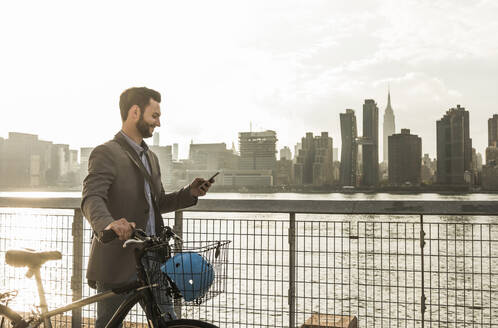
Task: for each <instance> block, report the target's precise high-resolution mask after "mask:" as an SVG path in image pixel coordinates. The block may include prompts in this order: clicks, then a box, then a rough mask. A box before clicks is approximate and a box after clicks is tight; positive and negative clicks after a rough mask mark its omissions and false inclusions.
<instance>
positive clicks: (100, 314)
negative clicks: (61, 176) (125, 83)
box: [81, 87, 211, 328]
mask: <svg viewBox="0 0 498 328" xmlns="http://www.w3.org/2000/svg"><path fill="white" fill-rule="evenodd" d="M160 102H161V94H160V93H159V92H157V91H155V90H152V89H148V88H145V87H142V88H130V89H127V90H125V91H124V92H123V93H122V94H121V96H120V99H119V107H120V112H121V120H122V129H121V131H119V132H118V133H117V134H116V135H115V137H114V139H113V140H110V141H108V142H106V143H104V144H102V145H100V146H98V147H96V148H95V149H94V150H93V151H92V153H91V154H90V158H89V160H88V176H87V177H86V178H85V180H84V182H83V194H82V201H81V209H82V212H83V214H84V215H85V218H86V219H87V220H88V222H89V223H90V225H91V227H92V229H93V231H94V234H93V235H94V236H93V238H92V244H91V248H90V256H89V260H88V268H87V279H88V281H89V285H90V286H92V287H94V288H95V287H96V288H97V291H98V292H103V291H106V290H109V289H113V288H116V287H119V286H122V285H124V284H127V283H129V282H130V281H132V280H134V279H136V272H135V270H136V269H135V268H136V266H135V259H134V256H133V250H132V249H131V248H123V247H122V245H123V242H124V240H126V239H128V238H130V236H131V234H132V231H133V229H134V228H139V229H142V230H144V231H145V232H146V233H147V234H148V235H155V234H156V233H160V231H161V229H162V227H163V226H164V225H163V220H162V217H161V213H165V212H171V211H175V210H178V209H182V208H186V207H189V206H192V205H195V204H196V203H197V197H198V196H204V195H205V194H206V192H207V191H208V189H209V187H210V185H211V183H210V182H209V181H206V180H204V179H202V178H196V179H195V180H194V181H193V182H192V183H191V184H190V185H188V186H186V187H184V188H182V189H180V190H179V191H177V192H173V193H168V194H166V193H165V191H164V188H163V186H162V183H161V171H160V168H159V161H158V158H157V156H156V154H154V153H153V152H152V151H151V150H150V149H149V147H148V146H147V144H146V143H145V142H144V140H143V139H144V138H149V137H151V136H152V134H153V132H154V129H155V128H156V127H159V126H160V125H161V123H160V116H161V109H160ZM109 229H111V230H113V231H114V232H115V233H116V235H117V236H118V237H119V240H117V239H116V240H114V241H112V242H110V243H107V244H103V243H102V242H100V241H99V239H98V238H97V236H99V235H100V234H101V233H102V231H103V230H109ZM125 297H126V296H125V295H116V296H115V297H114V298H110V299H106V300H103V301H101V302H99V303H98V305H97V320H96V322H95V325H96V327H97V328H100V327H105V325H106V323H107V322H108V321H109V319H110V318H111V317H112V315H113V314H114V312H115V311H116V309H117V308H118V306H119V305H120V303H121V302H122V300H123V299H124V298H125ZM164 312H167V313H166V314H168V316H167V317H169V318H170V319H175V318H176V315H175V313H174V310H173V306H172V305H171V306H169V307H168V308H166V309H165V310H164Z"/></svg>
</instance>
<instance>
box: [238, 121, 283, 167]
mask: <svg viewBox="0 0 498 328" xmlns="http://www.w3.org/2000/svg"><path fill="white" fill-rule="evenodd" d="M276 142H277V133H276V132H275V131H271V130H268V131H263V132H240V133H239V144H240V147H239V149H240V167H239V168H240V169H241V170H274V169H275V165H276V162H277V157H276V153H277V150H276Z"/></svg>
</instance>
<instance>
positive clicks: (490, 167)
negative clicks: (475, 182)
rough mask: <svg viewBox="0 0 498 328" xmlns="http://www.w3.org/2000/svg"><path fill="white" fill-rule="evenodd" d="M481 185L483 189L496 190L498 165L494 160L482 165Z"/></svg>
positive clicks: (497, 186)
mask: <svg viewBox="0 0 498 328" xmlns="http://www.w3.org/2000/svg"><path fill="white" fill-rule="evenodd" d="M481 185H482V189H483V190H486V191H498V165H497V164H496V162H490V163H488V164H486V165H483V167H482V173H481Z"/></svg>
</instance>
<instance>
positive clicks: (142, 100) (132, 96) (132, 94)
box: [119, 87, 161, 122]
mask: <svg viewBox="0 0 498 328" xmlns="http://www.w3.org/2000/svg"><path fill="white" fill-rule="evenodd" d="M151 98H152V99H154V100H155V101H157V102H158V103H160V102H161V94H160V93H159V92H157V91H156V90H152V89H149V88H146V87H141V88H137V87H133V88H129V89H126V90H125V91H123V93H122V94H121V96H120V97H119V110H120V111H121V119H122V120H123V122H124V121H126V118H127V117H128V111H129V110H130V108H131V106H133V105H138V107H139V108H140V111H141V112H142V114H143V113H144V111H145V107H147V105H148V104H149V103H150V99H151Z"/></svg>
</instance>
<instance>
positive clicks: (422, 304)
mask: <svg viewBox="0 0 498 328" xmlns="http://www.w3.org/2000/svg"><path fill="white" fill-rule="evenodd" d="M424 247H425V231H424V215H422V214H420V264H421V266H422V269H421V271H422V286H421V288H422V294H421V296H420V311H421V312H422V327H424V325H425V310H426V305H425V300H426V297H425V284H424V272H425V266H424Z"/></svg>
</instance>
